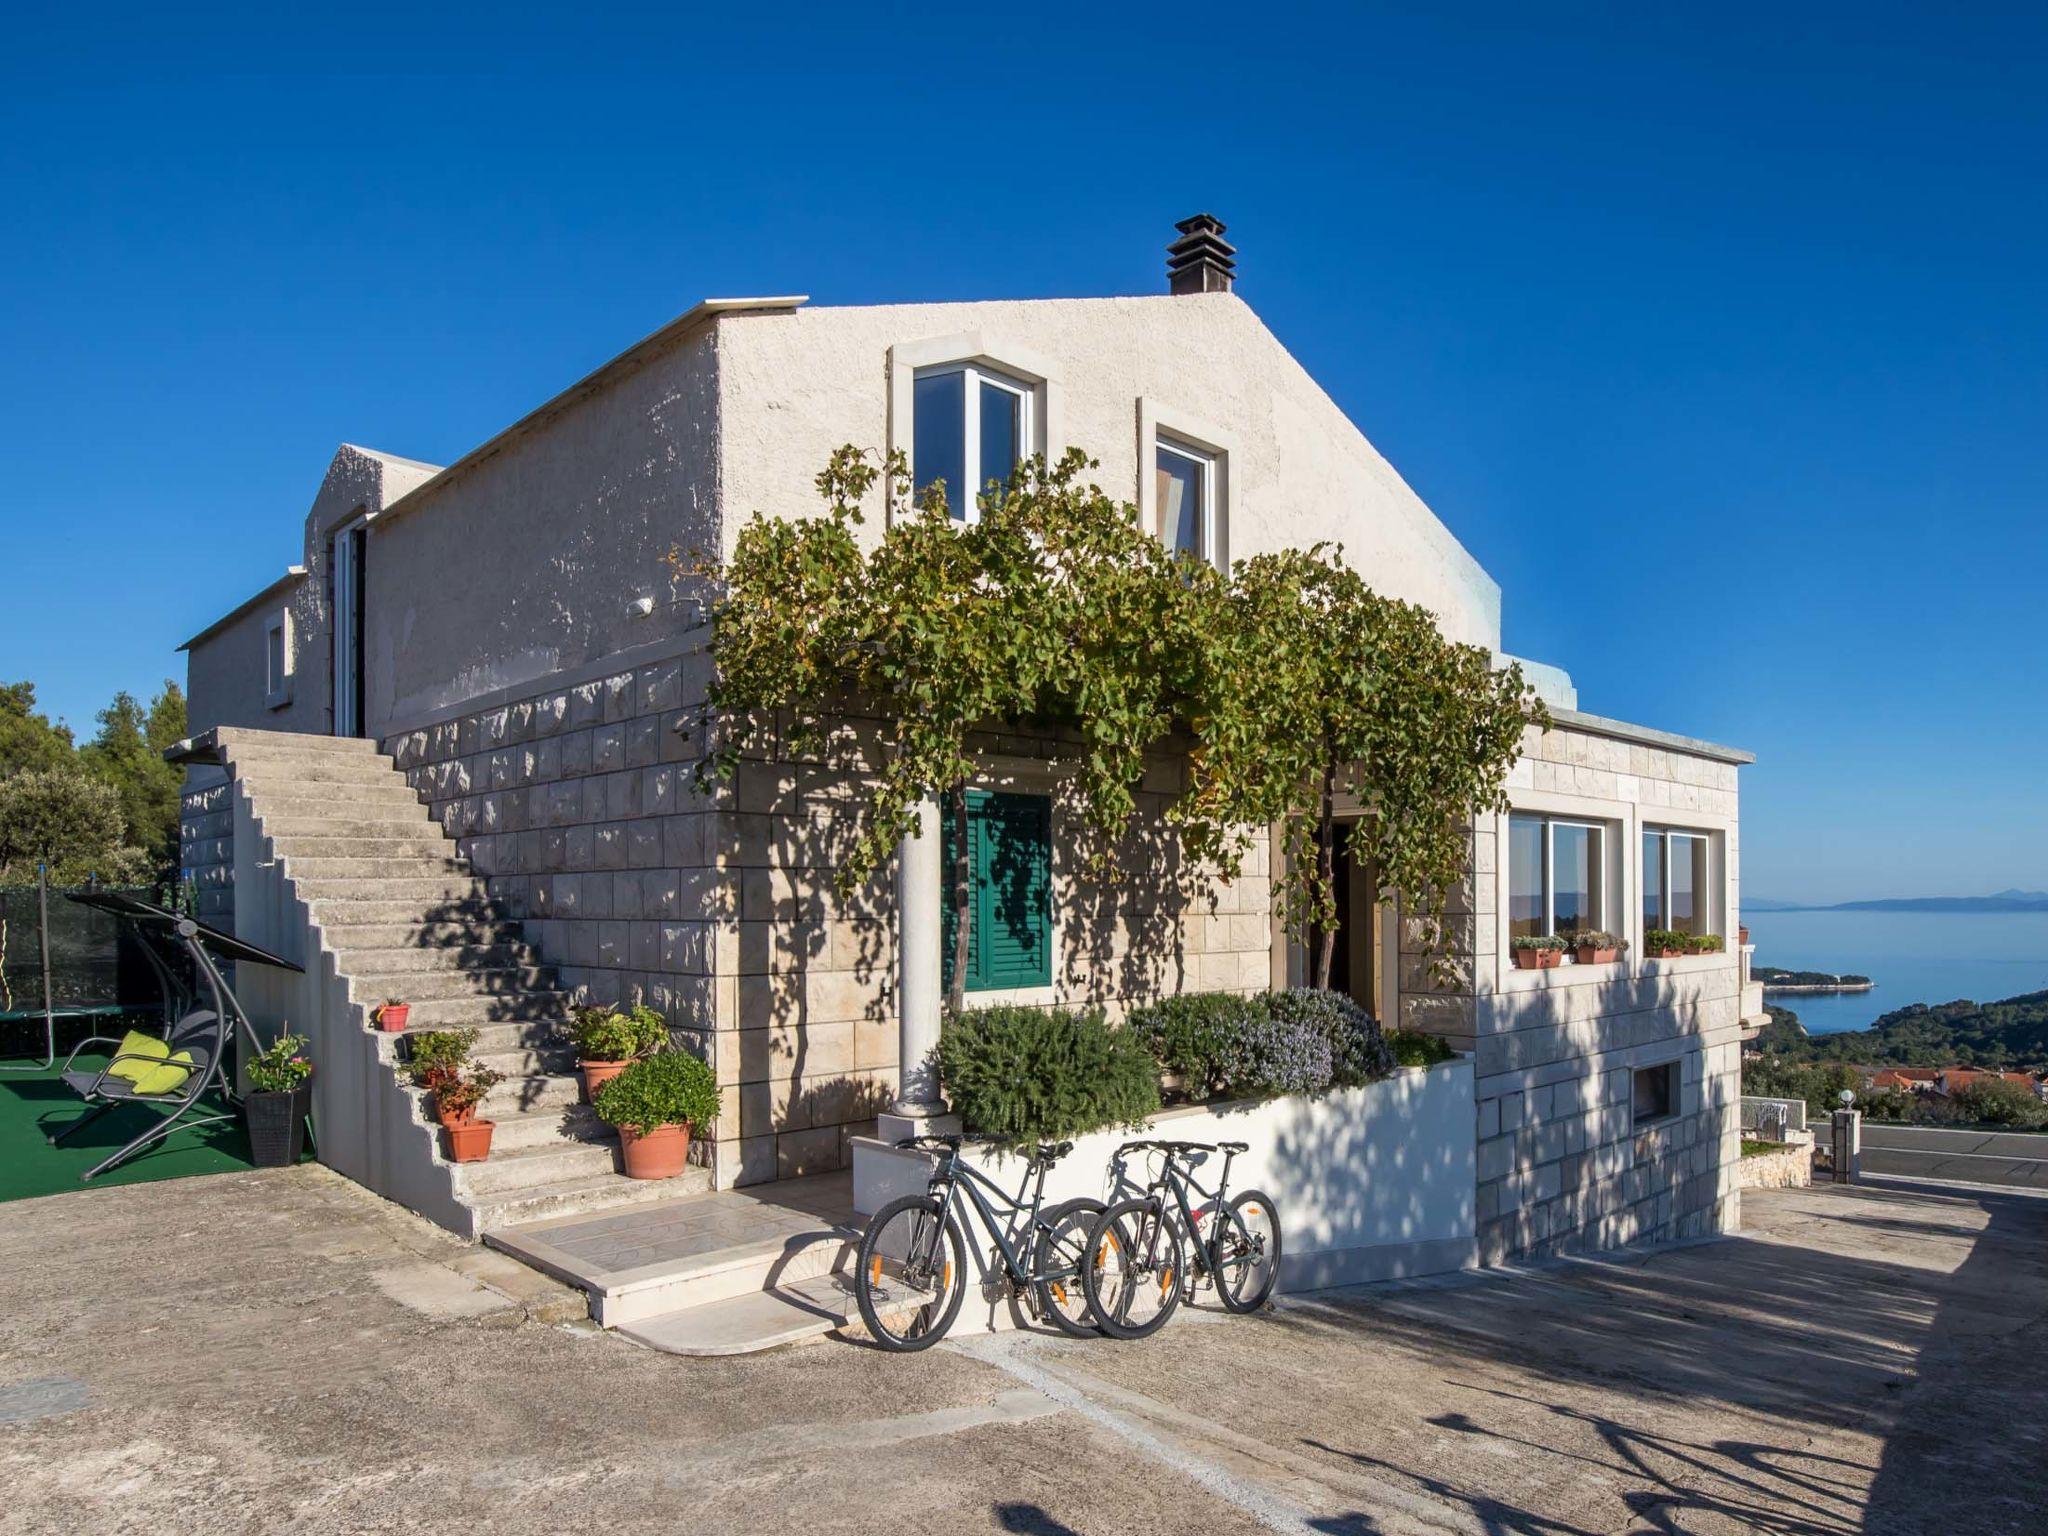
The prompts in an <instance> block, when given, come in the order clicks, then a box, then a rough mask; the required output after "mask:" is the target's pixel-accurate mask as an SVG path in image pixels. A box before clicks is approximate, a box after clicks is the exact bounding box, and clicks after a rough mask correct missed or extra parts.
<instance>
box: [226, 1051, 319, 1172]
mask: <svg viewBox="0 0 2048 1536" xmlns="http://www.w3.org/2000/svg"><path fill="white" fill-rule="evenodd" d="M248 1071H249V1092H248V1095H247V1096H246V1097H245V1098H244V1099H243V1100H242V1119H243V1121H244V1123H245V1124H247V1126H248V1128H249V1159H250V1161H251V1162H253V1163H255V1165H256V1166H257V1167H258V1168H291V1167H294V1166H296V1165H297V1163H298V1161H299V1158H300V1157H301V1156H302V1155H304V1153H305V1150H306V1116H307V1115H308V1114H309V1113H311V1112H312V1108H313V1085H312V1077H313V1063H312V1062H310V1061H308V1060H307V1059H306V1037H305V1036H304V1035H279V1036H278V1037H277V1041H276V1043H275V1044H273V1045H271V1046H270V1047H269V1048H268V1049H266V1050H263V1051H259V1052H258V1053H257V1054H256V1055H254V1056H252V1057H250V1058H249V1068H248Z"/></svg>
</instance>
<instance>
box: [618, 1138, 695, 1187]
mask: <svg viewBox="0 0 2048 1536" xmlns="http://www.w3.org/2000/svg"><path fill="white" fill-rule="evenodd" d="M619 1149H620V1151H621V1153H622V1154H623V1156H624V1158H625V1163H626V1177H627V1178H629V1179H672V1178H674V1177H675V1176H676V1175H677V1174H679V1173H681V1172H682V1171H683V1166H684V1164H686V1163H688V1162H689V1160H690V1128H689V1127H688V1126H687V1125H657V1126H656V1127H655V1128H654V1129H653V1130H651V1131H649V1132H647V1133H646V1134H645V1135H642V1134H641V1133H640V1132H639V1131H636V1130H634V1129H633V1128H632V1127H631V1126H629V1125H622V1126H620V1127H619Z"/></svg>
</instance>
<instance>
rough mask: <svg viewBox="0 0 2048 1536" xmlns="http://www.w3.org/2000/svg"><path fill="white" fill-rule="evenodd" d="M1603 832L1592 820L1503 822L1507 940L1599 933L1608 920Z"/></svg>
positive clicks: (1521, 817)
mask: <svg viewBox="0 0 2048 1536" xmlns="http://www.w3.org/2000/svg"><path fill="white" fill-rule="evenodd" d="M1605 844H1606V831H1605V829H1604V828H1603V827H1601V826H1600V825H1599V824H1598V823H1597V822H1584V821H1561V820H1558V819H1556V818H1554V817H1550V816H1530V815H1515V816H1510V817H1509V818H1508V937H1509V938H1511V939H1517V938H1536V937H1541V936H1543V935H1545V934H1552V933H1554V934H1557V935H1558V936H1560V937H1563V938H1569V937H1570V936H1571V935H1573V934H1575V933H1587V932H1593V931H1596V930H1599V929H1602V928H1604V927H1605V926H1606V920H1607V858H1606V853H1605Z"/></svg>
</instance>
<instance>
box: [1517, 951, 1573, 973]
mask: <svg viewBox="0 0 2048 1536" xmlns="http://www.w3.org/2000/svg"><path fill="white" fill-rule="evenodd" d="M1511 953H1512V954H1513V955H1514V957H1515V969H1516V970H1518V971H1547V970H1549V969H1550V968H1551V967H1552V966H1556V965H1562V964H1564V951H1563V950H1561V949H1517V950H1513V951H1511Z"/></svg>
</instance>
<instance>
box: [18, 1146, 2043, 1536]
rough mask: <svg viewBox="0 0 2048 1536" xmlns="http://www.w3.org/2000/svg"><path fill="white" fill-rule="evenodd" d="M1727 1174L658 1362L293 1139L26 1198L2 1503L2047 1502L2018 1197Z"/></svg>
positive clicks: (871, 1523) (414, 1507) (1984, 1526)
mask: <svg viewBox="0 0 2048 1536" xmlns="http://www.w3.org/2000/svg"><path fill="white" fill-rule="evenodd" d="M1746 1204H1747V1207H1748V1218H1749V1222H1750V1227H1751V1230H1750V1231H1749V1233H1748V1234H1746V1235H1745V1236H1743V1237H1741V1238H1736V1239H1730V1240H1727V1241H1723V1242H1717V1243H1711V1244H1704V1245H1700V1246H1695V1247H1690V1248H1682V1249H1676V1250H1670V1251H1666V1252H1663V1253H1659V1254H1656V1255H1652V1256H1650V1257H1647V1258H1640V1259H1633V1260H1630V1261H1627V1262H1615V1263H1576V1264H1562V1265H1553V1266H1548V1267H1545V1268H1543V1269H1541V1270H1538V1271H1534V1272H1531V1273H1526V1274H1522V1275H1518V1276H1515V1277H1511V1278H1509V1277H1489V1278H1486V1279H1482V1280H1478V1281H1475V1282H1470V1283H1465V1284H1460V1285H1456V1286H1450V1287H1433V1288H1416V1289H1410V1290H1395V1291H1388V1290H1374V1291H1361V1292H1352V1293H1342V1294H1331V1295H1328V1296H1324V1297H1319V1298H1314V1299H1304V1300H1297V1301H1291V1302H1289V1303H1287V1304H1285V1305H1283V1306H1281V1307H1280V1308H1279V1309H1277V1310H1276V1311H1274V1312H1272V1313H1270V1314H1268V1315H1265V1316H1262V1317H1259V1318H1253V1319H1236V1318H1220V1317H1216V1316H1213V1315H1203V1314H1201V1313H1197V1314H1194V1315H1192V1316H1190V1317H1189V1318H1188V1320H1187V1321H1186V1322H1184V1323H1176V1324H1175V1325H1173V1326H1172V1327H1171V1328H1169V1329H1168V1330H1166V1332H1165V1333H1164V1334H1162V1335H1161V1336H1160V1337H1159V1338H1157V1339H1155V1340H1152V1341H1150V1342H1149V1343H1145V1344H1137V1345H1124V1346H1117V1345H1111V1344H1108V1343H1069V1342H1065V1341H1055V1340H1049V1339H1037V1338H1019V1337H1008V1338H1003V1339H993V1340H991V1339H980V1340H971V1341H967V1342H965V1343H962V1344H959V1345H947V1346H944V1347H942V1348H940V1349H938V1350H935V1351H933V1352H931V1353H929V1354H926V1355H923V1356H920V1357H913V1358H907V1359H905V1358H896V1357H889V1356H884V1355H881V1354H878V1353H877V1352H875V1351H872V1350H869V1349H865V1348H859V1347H855V1346H851V1345H846V1344H841V1343H825V1344H821V1345H817V1346H813V1347H810V1348H804V1349H796V1350H791V1351H788V1352H784V1353H781V1354H776V1355H768V1356H761V1357H755V1358H750V1359H739V1360H727V1361H682V1360H677V1359H674V1358H671V1357H668V1356H663V1355H657V1354H653V1353H651V1352H648V1351H645V1350H642V1349H639V1348H637V1347H634V1346H632V1345H629V1344H627V1343H625V1342H623V1341H621V1340H619V1339H616V1338H613V1337H607V1336H602V1335H598V1334H595V1333H593V1332H592V1331H591V1330H589V1329H588V1328H587V1327H580V1328H579V1327H573V1326H565V1325H564V1324H563V1323H562V1322H561V1321H560V1319H561V1318H562V1317H563V1316H565V1315H567V1314H568V1313H570V1312H572V1311H573V1308H570V1307H564V1306H563V1300H564V1298H562V1297H561V1296H560V1294H559V1293H558V1292H555V1291H554V1290H553V1289H552V1288H551V1287H549V1286H547V1285H545V1284H543V1283H540V1282H538V1281H537V1280H536V1279H534V1278H532V1277H529V1276H527V1275H525V1274H524V1273H523V1272H520V1271H517V1270H516V1269H509V1268H506V1267H504V1265H505V1261H503V1260H501V1259H499V1258H498V1256H495V1255H486V1254H481V1253H479V1252H478V1251H476V1250H470V1249H464V1248H462V1247H461V1246H460V1245H457V1244H455V1243H453V1242H452V1241H450V1240H447V1239H445V1238H443V1237H442V1236H441V1235H439V1234H438V1233H435V1232H434V1231H432V1230H430V1229H428V1228H426V1227H425V1226H423V1225H421V1224H420V1223H418V1222H416V1221H413V1220H412V1219H411V1218H409V1217H407V1216H405V1215H404V1214H402V1213H400V1212H398V1211H396V1210H394V1209H393V1208H392V1207H389V1206H387V1205H384V1204H383V1203H382V1202H380V1201H377V1200H375V1199H374V1198H372V1197H370V1196H368V1195H366V1194H364V1193H363V1192H362V1191H360V1190H358V1189H356V1188H354V1187H353V1186H351V1185H348V1184H346V1183H344V1182H343V1181H341V1180H339V1179H336V1178H334V1177H332V1176H330V1175H328V1174H326V1173H325V1172H324V1171H322V1170H320V1169H317V1168H303V1169H295V1170H281V1171H277V1172H267V1173H253V1174H242V1175H225V1176H220V1177H213V1178H202V1179H188V1180H183V1181H179V1182H175V1183H169V1184H156V1185H146V1186H136V1187H131V1188H119V1189H105V1190H94V1191H91V1192H82V1193H79V1194H66V1195H60V1196H55V1197H52V1198H50V1199H46V1200H39V1201H30V1202H21V1203H16V1204H12V1205H6V1206H0V1278H4V1282H5V1297H6V1306H5V1309H4V1314H0V1488H4V1489H5V1497H4V1500H0V1531H7V1532H37V1533H41V1532H58V1531H78V1532H88V1531H89V1532H107V1531H122V1532H155V1531H192V1532H207V1533H222V1532H244V1531H248V1532H258V1531H261V1532H278V1531H283V1530H285V1529H287V1528H290V1529H292V1530H293V1531H295V1532H329V1531H335V1532H341V1531H348V1532H357V1531H428V1530H432V1531H443V1530H446V1531H453V1530H465V1531H468V1530H489V1531H492V1532H494V1533H495V1532H502V1533H519V1532H556V1531H563V1532H586V1531H593V1530H601V1531H604V1532H606V1533H608V1536H612V1533H624V1532H637V1531H662V1532H676V1531H683V1532H692V1533H697V1532H704V1533H719V1532H734V1533H739V1532H774V1531H801V1532H804V1533H806V1536H822V1533H828V1532H838V1531H847V1532H853V1531H859V1532H875V1531H878V1530H879V1531H889V1532H907V1533H917V1532H947V1531H1011V1532H1027V1533H1044V1536H1051V1533H1061V1532H1070V1531H1080V1532H1091V1533H1092V1532H1102V1533H1117V1536H1141V1533H1146V1532H1162V1533H1165V1532H1212V1531H1213V1532H1239V1531H1244V1532H1250V1531H1265V1530H1279V1531H1291V1532H1324V1533H1368V1532H1373V1533H1410V1532H1415V1533H1422V1532H1428V1533H1440V1532H1476V1533H1530V1536H1580V1533H1596V1532H1598V1533H1606V1532H1639V1531H1640V1532H1666V1531H1684V1532H1732V1531H1765V1532H1780V1533H1791V1532H1827V1533H1835V1532H1856V1531H1868V1532H1872V1533H1885V1536H1892V1533H1900V1536H1905V1533H1912V1532H1919V1531H1927V1532H1940V1533H1942V1536H1971V1533H1976V1532H2011V1533H2037V1532H2040V1531H2042V1530H2043V1529H2048V1516H2044V1513H2043V1502H2042V1494H2041V1480H2040V1479H2041V1471H2042V1468H2043V1467H2044V1466H2048V1427H2044V1426H2048V1373H2044V1372H2043V1371H2042V1370H2041V1368H2040V1365H2039V1356H2040V1342H2041V1337H2042V1332H2041V1327H2040V1324H2041V1321H2042V1317H2043V1312H2044V1310H2048V1200H2043V1199H2040V1198H2033V1197H2028V1196H2025V1195H2005V1194H2000V1195H1991V1194H1983V1195H1979V1194H1972V1193H1967V1192H1958V1191H1955V1190H1953V1189H1949V1190H1940V1191H1935V1190H1913V1189H1905V1188H1885V1189H1880V1188H1861V1189H1856V1190H1843V1191H1837V1190H1832V1189H1820V1190H1813V1191H1786V1192H1781V1193H1773V1194H1768V1195H1758V1196H1752V1197H1750V1198H1749V1199H1748V1200H1747V1201H1746Z"/></svg>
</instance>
